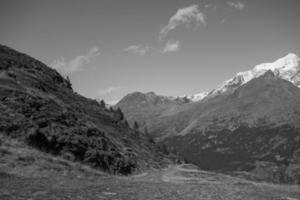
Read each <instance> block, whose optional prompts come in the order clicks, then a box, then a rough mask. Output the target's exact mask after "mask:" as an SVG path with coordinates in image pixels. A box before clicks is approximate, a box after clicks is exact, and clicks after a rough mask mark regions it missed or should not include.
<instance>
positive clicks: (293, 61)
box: [253, 53, 300, 71]
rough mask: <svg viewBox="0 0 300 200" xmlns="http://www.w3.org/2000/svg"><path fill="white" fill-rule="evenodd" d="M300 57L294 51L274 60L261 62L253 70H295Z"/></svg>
mask: <svg viewBox="0 0 300 200" xmlns="http://www.w3.org/2000/svg"><path fill="white" fill-rule="evenodd" d="M299 62H300V59H299V57H298V56H297V55H296V54H294V53H289V54H288V55H287V56H285V57H283V58H280V59H278V60H276V61H275V62H273V63H263V64H260V65H257V66H255V67H254V69H253V70H255V71H260V70H272V71H274V70H276V69H280V70H295V68H296V67H298V66H299Z"/></svg>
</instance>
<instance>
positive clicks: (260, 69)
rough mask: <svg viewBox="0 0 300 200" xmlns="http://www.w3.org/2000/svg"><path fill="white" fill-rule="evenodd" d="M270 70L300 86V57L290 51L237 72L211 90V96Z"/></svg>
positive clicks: (236, 86)
mask: <svg viewBox="0 0 300 200" xmlns="http://www.w3.org/2000/svg"><path fill="white" fill-rule="evenodd" d="M268 70H271V71H272V72H273V73H274V74H275V75H276V76H277V77H279V78H282V79H285V80H288V81H290V82H292V83H293V84H294V85H296V86H298V87H300V59H299V57H298V56H297V55H296V54H293V53H289V54H288V55H287V56H285V57H283V58H280V59H278V60H276V61H275V62H273V63H263V64H260V65H257V66H255V67H254V68H253V69H251V70H249V71H245V72H239V73H237V74H236V75H235V76H234V77H233V78H231V79H229V80H227V81H225V82H224V83H223V84H222V85H221V86H220V87H218V88H217V89H215V90H213V91H212V92H210V94H209V96H211V95H213V96H215V95H217V94H221V93H224V92H227V91H232V90H235V89H236V88H238V87H240V86H241V85H244V84H245V83H247V82H249V81H250V80H252V79H253V78H257V77H259V76H261V75H263V74H264V73H265V72H266V71H268Z"/></svg>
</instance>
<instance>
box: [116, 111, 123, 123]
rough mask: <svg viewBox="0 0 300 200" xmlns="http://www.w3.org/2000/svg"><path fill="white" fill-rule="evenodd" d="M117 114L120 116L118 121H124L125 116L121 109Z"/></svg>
mask: <svg viewBox="0 0 300 200" xmlns="http://www.w3.org/2000/svg"><path fill="white" fill-rule="evenodd" d="M117 114H118V120H120V121H122V120H123V119H124V114H123V112H122V110H121V108H118V109H117Z"/></svg>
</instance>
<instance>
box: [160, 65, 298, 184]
mask: <svg viewBox="0 0 300 200" xmlns="http://www.w3.org/2000/svg"><path fill="white" fill-rule="evenodd" d="M183 116H184V117H185V118H187V119H189V120H184V121H182V120H181V119H182V117H183ZM168 118H169V119H167V120H168V122H169V124H168V127H172V128H174V127H175V128H176V129H177V131H178V132H177V133H176V134H173V136H172V137H168V138H166V139H165V140H164V143H165V144H167V146H168V148H169V149H170V150H171V151H175V152H177V153H178V154H179V155H181V156H183V157H184V158H185V159H186V160H187V161H189V162H192V163H195V164H197V165H198V166H200V167H201V168H203V169H207V170H221V171H236V170H246V171H249V170H250V171H251V170H253V171H255V170H258V169H260V168H261V165H266V164H265V163H267V165H268V166H269V167H272V168H274V174H271V175H270V176H272V178H273V179H276V180H277V179H278V180H277V181H278V182H293V183H300V143H299V142H300V124H299V122H300V89H299V88H297V87H296V86H295V85H293V84H292V83H291V82H289V81H286V80H283V79H281V78H278V77H277V76H276V75H274V73H273V72H272V71H267V72H266V73H265V74H263V75H262V76H260V77H258V78H254V79H252V80H251V81H249V82H248V83H246V84H244V85H242V86H241V87H240V88H238V89H236V90H235V91H234V92H233V93H232V94H229V95H228V94H222V95H219V96H216V97H214V98H212V99H211V100H208V101H205V102H203V103H201V102H199V103H196V104H193V105H191V107H189V108H188V109H185V110H184V111H181V112H180V113H178V114H176V115H173V116H169V117H168ZM161 120H162V119H161ZM171 122H172V123H171ZM168 127H165V129H166V130H170V129H169V128H168ZM262 163H263V164H262ZM267 168H268V167H265V169H264V170H265V171H267V170H268V169H267ZM260 170H261V169H260ZM275 174H276V176H279V177H275Z"/></svg>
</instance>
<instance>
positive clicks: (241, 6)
mask: <svg viewBox="0 0 300 200" xmlns="http://www.w3.org/2000/svg"><path fill="white" fill-rule="evenodd" d="M227 5H228V6H230V7H232V8H234V9H237V10H243V9H244V8H245V4H244V3H242V2H232V1H229V2H227Z"/></svg>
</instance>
